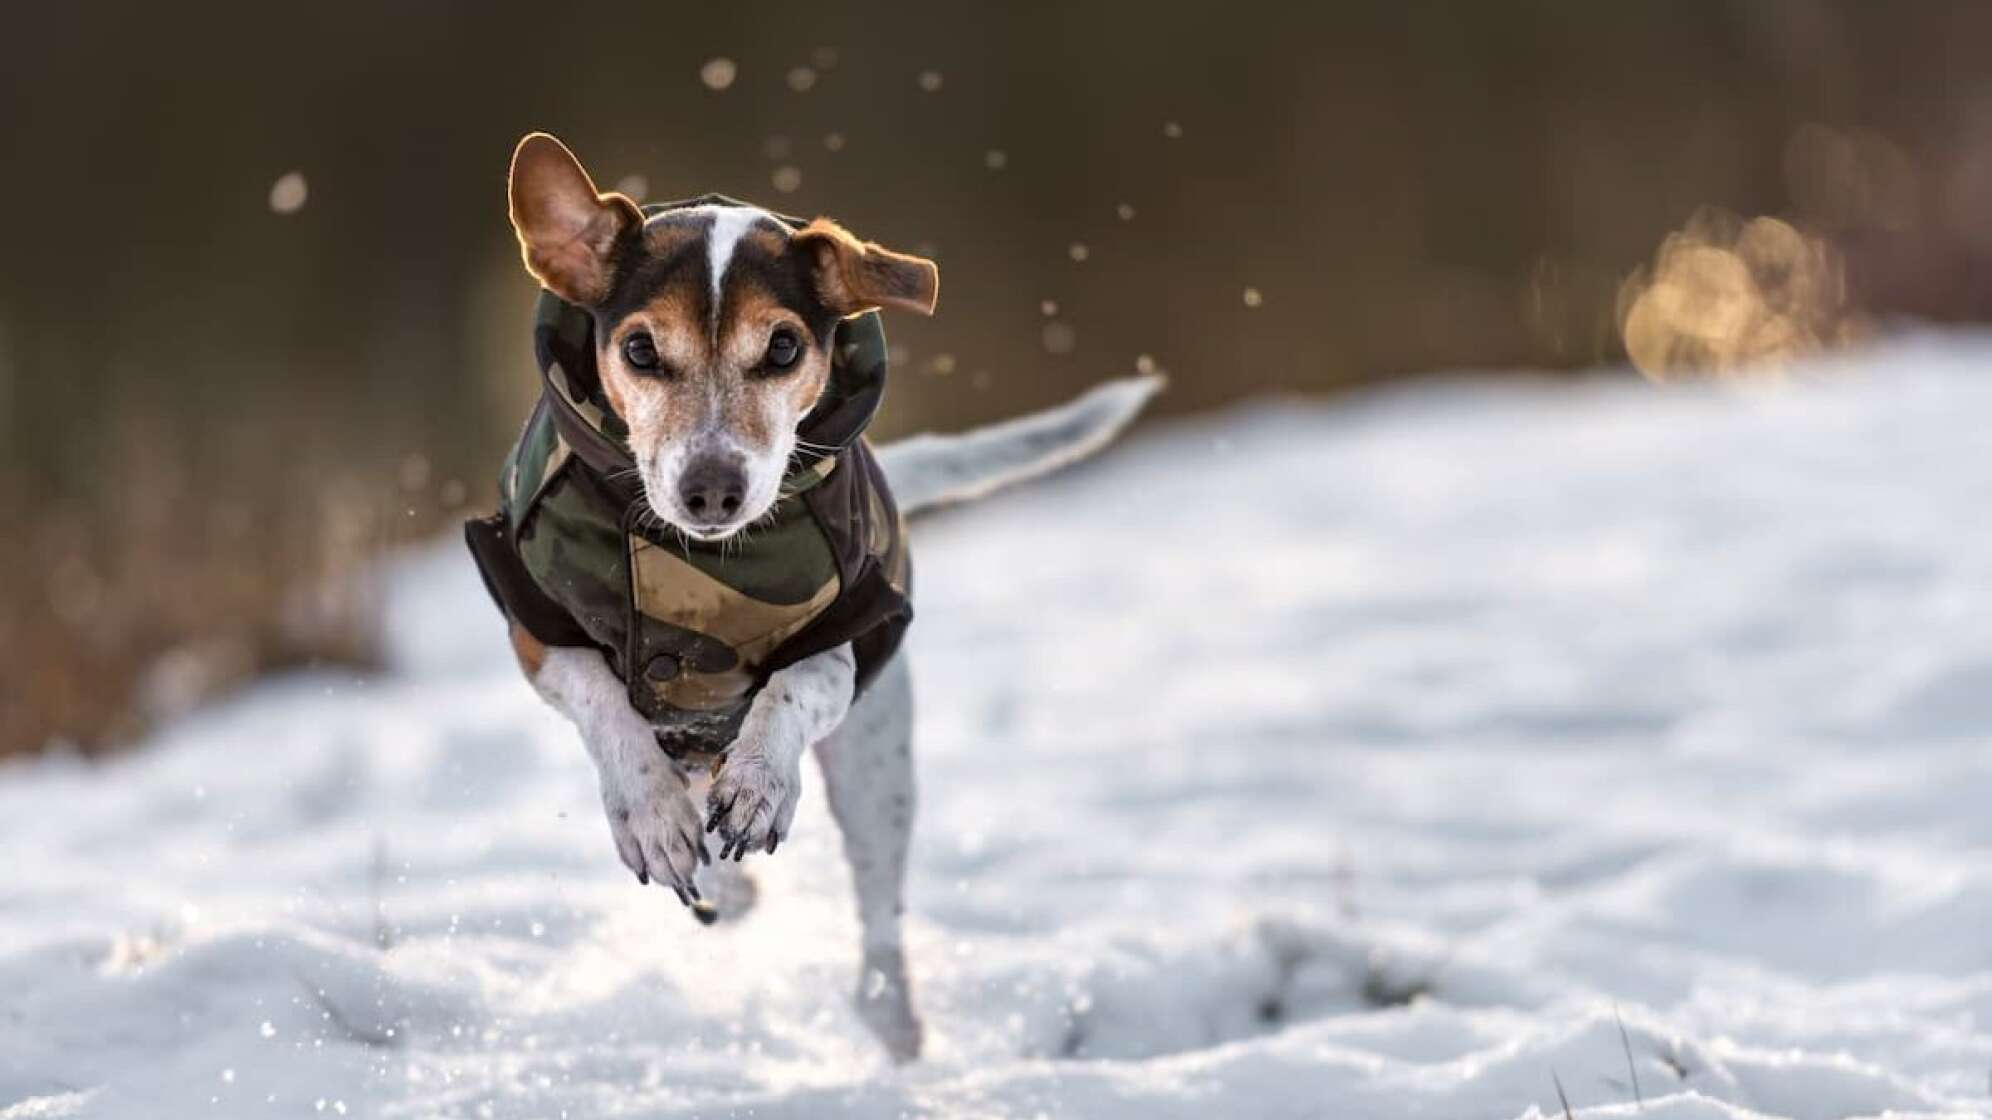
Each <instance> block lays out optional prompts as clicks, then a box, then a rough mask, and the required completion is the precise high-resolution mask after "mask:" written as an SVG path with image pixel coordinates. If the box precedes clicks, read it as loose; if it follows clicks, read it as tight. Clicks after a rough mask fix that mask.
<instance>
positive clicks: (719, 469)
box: [678, 455, 747, 525]
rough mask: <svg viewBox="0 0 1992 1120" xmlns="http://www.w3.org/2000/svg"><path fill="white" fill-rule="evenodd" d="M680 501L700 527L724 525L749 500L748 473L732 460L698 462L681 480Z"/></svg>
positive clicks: (710, 457) (706, 458) (708, 458)
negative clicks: (741, 504)
mask: <svg viewBox="0 0 1992 1120" xmlns="http://www.w3.org/2000/svg"><path fill="white" fill-rule="evenodd" d="M678 500H679V501H681V502H683V503H684V505H685V512H686V513H688V514H691V515H692V520H693V521H695V522H697V523H698V524H700V525H721V524H724V523H726V522H728V521H731V520H732V519H733V515H734V514H737V513H739V512H740V503H742V502H744V501H746V500H747V474H746V472H744V471H742V470H741V469H740V467H739V465H738V464H736V463H734V462H733V461H732V460H729V459H722V458H720V457H719V456H717V455H707V456H704V457H702V458H698V459H694V460H692V464H691V466H689V467H686V468H685V473H684V475H683V476H682V477H680V478H679V479H678Z"/></svg>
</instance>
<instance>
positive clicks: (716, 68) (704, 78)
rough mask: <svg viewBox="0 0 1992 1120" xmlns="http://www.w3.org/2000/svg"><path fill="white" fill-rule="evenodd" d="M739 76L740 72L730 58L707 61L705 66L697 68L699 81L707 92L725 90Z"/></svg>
mask: <svg viewBox="0 0 1992 1120" xmlns="http://www.w3.org/2000/svg"><path fill="white" fill-rule="evenodd" d="M739 76H740V70H739V68H738V67H736V66H735V65H734V64H733V60H732V59H730V58H725V57H721V58H713V59H707V60H706V64H705V65H704V66H701V67H699V81H701V82H704V83H705V87H706V88H707V89H709V90H715V91H716V90H722V89H725V88H726V87H728V86H730V85H732V84H733V79H735V78H737V77H739Z"/></svg>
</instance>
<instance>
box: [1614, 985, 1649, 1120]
mask: <svg viewBox="0 0 1992 1120" xmlns="http://www.w3.org/2000/svg"><path fill="white" fill-rule="evenodd" d="M1612 1022H1614V1023H1617V1024H1618V1029H1619V1045H1620V1046H1622V1047H1624V1048H1625V1071H1626V1073H1628V1074H1630V1075H1632V1103H1633V1104H1634V1105H1636V1106H1638V1108H1639V1111H1641V1112H1645V1111H1646V1098H1645V1096H1644V1095H1642V1094H1641V1093H1640V1091H1639V1067H1638V1066H1637V1065H1635V1064H1634V1063H1633V1060H1632V1039H1631V1037H1630V1036H1628V1035H1627V1034H1626V1033H1625V1019H1624V1018H1623V1017H1621V1016H1620V1015H1619V1009H1618V1008H1617V1007H1613V1008H1612Z"/></svg>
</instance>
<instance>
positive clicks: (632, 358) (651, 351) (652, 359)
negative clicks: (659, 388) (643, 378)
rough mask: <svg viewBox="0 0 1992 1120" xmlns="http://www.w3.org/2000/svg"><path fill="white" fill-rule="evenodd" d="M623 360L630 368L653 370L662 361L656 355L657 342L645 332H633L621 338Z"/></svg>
mask: <svg viewBox="0 0 1992 1120" xmlns="http://www.w3.org/2000/svg"><path fill="white" fill-rule="evenodd" d="M622 350H623V361H625V362H628V363H629V364H630V367H631V368H632V369H640V370H644V371H647V372H654V371H655V370H656V369H657V368H658V367H659V366H660V365H662V364H663V363H662V362H661V361H659V359H658V357H657V343H655V342H653V341H652V340H651V338H650V336H649V335H647V334H633V335H630V336H629V337H628V338H625V339H623V347H622Z"/></svg>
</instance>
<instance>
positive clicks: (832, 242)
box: [792, 218, 941, 315]
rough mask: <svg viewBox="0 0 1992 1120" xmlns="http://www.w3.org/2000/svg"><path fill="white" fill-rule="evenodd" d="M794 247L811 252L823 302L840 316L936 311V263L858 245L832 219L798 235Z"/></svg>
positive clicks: (864, 243) (869, 244) (866, 243)
mask: <svg viewBox="0 0 1992 1120" xmlns="http://www.w3.org/2000/svg"><path fill="white" fill-rule="evenodd" d="M792 244H793V245H794V246H795V247H796V249H797V250H798V251H800V252H802V253H804V254H806V257H805V259H806V260H808V261H809V264H810V269H811V271H812V273H813V275H814V276H815V279H816V292H817V296H818V298H820V299H822V300H823V302H824V304H825V305H826V306H828V307H830V308H831V309H832V310H834V311H836V312H837V313H838V314H839V315H855V314H857V313H858V312H860V311H875V310H877V309H878V308H881V307H898V308H903V309H905V310H907V311H917V312H919V313H920V314H922V315H932V314H933V313H934V301H935V300H936V299H938V298H939V297H940V291H941V270H940V269H938V268H936V267H934V262H933V261H930V260H927V259H926V258H924V257H915V256H909V255H907V254H905V253H895V252H893V251H892V250H890V249H887V248H885V247H884V246H882V245H878V244H875V243H873V242H870V241H859V240H858V239H857V238H855V237H853V236H851V234H850V231H848V230H846V229H845V228H844V227H843V226H840V225H838V224H837V223H836V222H833V221H831V220H830V219H828V218H818V219H816V220H815V221H813V222H811V223H809V224H808V225H807V226H804V227H803V228H802V229H800V230H798V231H796V234H795V238H794V241H793V242H792Z"/></svg>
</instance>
